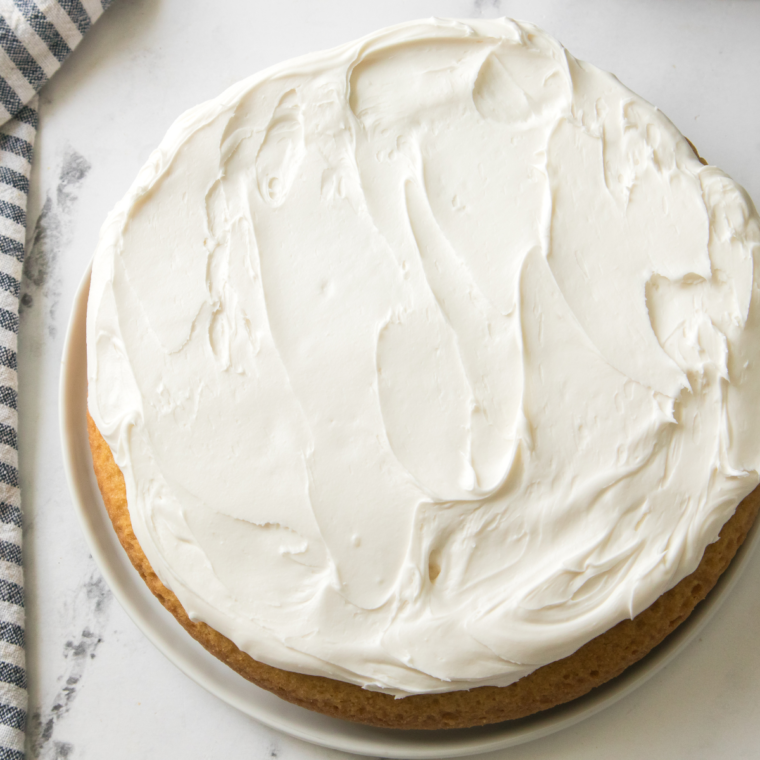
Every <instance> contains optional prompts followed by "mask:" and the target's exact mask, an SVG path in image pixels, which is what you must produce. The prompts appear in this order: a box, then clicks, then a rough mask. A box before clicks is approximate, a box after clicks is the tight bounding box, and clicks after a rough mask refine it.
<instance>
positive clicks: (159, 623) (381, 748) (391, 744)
mask: <svg viewBox="0 0 760 760" xmlns="http://www.w3.org/2000/svg"><path fill="white" fill-rule="evenodd" d="M89 287H90V268H89V267H88V269H87V271H86V272H85V275H84V277H83V279H82V282H81V284H80V286H79V289H78V291H77V295H76V297H75V300H74V305H73V309H72V312H71V318H70V321H69V326H68V331H67V335H66V342H65V345H64V350H63V360H62V365H61V386H60V399H59V400H60V422H61V437H62V444H63V459H64V466H65V468H66V476H67V478H68V482H69V488H70V489H71V494H72V497H73V499H74V506H75V507H76V510H77V512H78V514H79V519H80V521H81V523H82V528H83V529H84V532H85V536H86V537H87V541H88V542H89V545H90V549H91V550H92V555H93V557H94V558H95V561H96V562H97V563H98V565H99V566H100V569H101V571H102V573H103V575H104V577H105V579H106V581H107V582H108V584H109V585H110V587H111V589H112V591H113V592H114V594H115V596H116V598H117V599H118V600H119V602H120V603H121V605H122V606H123V607H124V609H125V610H126V611H127V613H128V614H129V616H130V617H131V618H132V620H134V622H135V623H136V624H137V626H138V627H139V628H140V629H141V630H142V632H143V633H144V634H145V635H146V636H147V637H148V638H149V639H150V640H151V641H152V642H153V643H154V644H155V645H156V647H158V649H159V650H160V651H161V652H163V654H164V655H166V657H168V658H169V660H171V661H172V662H173V663H174V664H175V665H176V666H177V667H178V668H179V669H180V670H181V671H182V672H183V673H185V674H186V675H188V676H189V677H190V678H192V679H193V680H194V681H196V682H197V683H198V684H200V685H201V686H203V687H204V688H205V689H208V691H210V692H211V693H212V694H215V695H216V696H217V697H219V698H220V699H223V700H224V701H225V702H227V703H228V704H230V705H232V706H233V707H236V708H237V709H238V710H241V711H242V712H244V713H246V714H247V715H250V716H251V717H252V718H255V719H256V720H258V721H260V722H261V723H264V724H265V725H267V726H270V727H271V728H275V729H278V730H280V731H282V732H284V733H286V734H290V735H291V736H295V737H297V738H298V739H303V740H304V741H308V742H312V743H314V744H319V745H322V746H324V747H331V748H333V749H338V750H343V751H345V752H355V753H358V754H361V755H374V756H382V757H385V758H410V759H412V758H414V759H415V760H417V759H420V760H421V759H422V758H431V759H433V758H434V759H436V760H437V759H438V758H449V757H462V756H471V755H476V754H479V753H482V752H489V751H491V750H497V749H503V748H505V747H512V746H515V745H517V744H522V743H524V742H528V741H531V740H533V739H538V738H539V737H542V736H547V735H548V734H551V733H554V732H555V731H559V730H560V729H563V728H566V727H567V726H571V725H573V724H574V723H578V722H579V721H581V720H583V719H584V718H588V717H590V716H591V715H594V714H595V713H597V712H599V711H600V710H602V709H604V708H605V707H608V706H609V705H611V704H613V703H614V702H617V700H619V699H621V698H622V697H624V696H625V695H626V694H628V693H630V692H631V691H633V690H634V689H635V688H636V687H637V686H640V685H641V684H642V683H644V682H645V681H646V680H648V679H649V678H651V677H652V676H653V675H654V674H655V673H657V671H659V670H660V668H662V667H664V666H665V665H666V664H667V663H668V662H669V661H670V660H671V659H672V658H673V657H675V656H676V655H677V654H678V653H679V652H680V651H681V650H682V649H683V648H684V647H686V645H687V644H688V643H689V642H690V641H691V640H692V639H693V638H694V637H695V636H697V635H698V634H699V632H700V631H701V630H702V628H703V627H704V626H705V624H706V623H707V622H708V620H709V619H710V618H711V617H712V616H713V615H714V614H715V612H716V611H717V609H718V607H719V606H720V604H721V603H722V602H723V600H724V599H725V597H726V596H727V594H728V592H729V591H730V590H731V588H732V587H733V585H734V583H735V582H736V581H737V579H738V577H739V575H740V573H741V572H742V570H743V569H744V566H745V565H746V563H747V558H748V557H749V555H750V554H751V552H752V550H753V548H754V546H755V545H756V544H757V542H758V540H759V539H760V530H758V526H757V525H756V526H755V528H753V530H752V532H751V534H750V536H749V537H748V539H747V542H746V543H745V545H744V547H743V548H742V550H741V551H740V552H739V554H738V555H737V557H736V559H735V560H734V561H733V562H732V564H731V566H730V568H729V569H728V571H727V572H726V573H724V575H723V577H722V578H721V579H720V581H719V583H718V586H717V587H716V588H715V589H714V590H713V592H712V593H711V594H710V595H709V597H708V598H707V599H706V600H705V601H704V602H703V603H702V604H701V605H700V606H699V607H698V608H697V610H696V611H695V612H694V613H693V614H692V615H691V617H690V618H689V619H688V620H687V622H686V623H684V624H683V625H682V626H681V627H680V628H678V629H677V631H676V632H675V633H673V634H671V635H670V636H669V637H668V638H667V639H666V641H665V642H664V643H663V644H662V645H660V646H659V647H657V649H655V650H654V651H653V652H652V653H651V654H650V655H649V656H647V657H646V658H644V659H643V660H642V661H641V662H639V663H637V664H636V665H634V666H633V667H631V668H628V670H626V671H625V673H624V674H623V675H622V676H619V677H618V678H616V679H614V680H613V681H611V682H610V683H609V684H607V685H605V686H602V687H600V688H598V689H595V690H594V691H593V692H592V693H590V694H588V695H587V696H585V697H583V698H581V699H578V700H575V701H574V702H571V703H570V704H569V705H565V706H561V707H556V708H554V709H552V710H548V711H547V712H545V713H542V714H539V715H537V716H534V717H531V718H525V719H522V720H516V721H510V722H508V723H501V724H498V725H495V726H488V727H484V728H473V729H463V730H453V731H393V730H390V729H378V728H371V727H368V726H361V725H358V724H353V723H349V722H346V721H341V720H337V719H335V718H328V717H326V716H324V715H319V714H317V713H313V712H310V711H308V710H304V709H303V708H300V707H296V706H295V705H291V704H289V703H287V702H284V701H282V700H280V699H278V698H277V697H275V696H273V695H272V694H270V693H269V692H267V691H264V690H262V689H259V688H258V687H257V686H254V685H253V684H251V683H249V682H248V681H246V680H245V679H243V678H242V677H240V676H238V675H237V673H235V672H234V671H232V670H230V669H229V668H228V667H227V666H226V665H223V664H222V663H221V662H219V661H218V660H217V659H216V658H215V657H213V656H212V655H210V654H209V653H208V652H206V650H205V649H203V647H201V646H200V645H199V644H198V643H196V641H195V640H194V639H192V638H191V637H190V636H188V635H187V634H186V633H185V631H184V630H183V629H182V628H181V627H180V626H179V625H178V624H177V622H176V621H175V620H174V618H173V617H172V616H171V615H170V614H169V613H168V612H167V611H166V610H165V609H164V608H163V607H162V606H161V604H160V603H159V602H158V601H157V600H156V599H155V598H154V596H153V595H152V594H151V593H150V591H149V590H148V588H147V587H146V586H145V584H144V583H143V582H142V580H141V579H140V577H139V576H138V575H137V573H136V571H135V570H134V569H133V568H132V565H131V564H130V562H129V559H128V557H127V555H126V553H125V552H124V551H123V550H122V548H121V546H120V545H119V543H118V540H117V538H116V534H115V533H114V531H113V528H112V527H111V523H110V521H109V518H108V515H107V514H106V511H105V507H104V506H103V502H102V501H101V498H100V492H99V491H98V487H97V483H96V481H95V476H94V474H93V470H92V460H91V457H90V449H89V445H88V442H87V423H86V416H85V410H86V408H87V366H86V351H85V315H86V310H87V295H88V293H89Z"/></svg>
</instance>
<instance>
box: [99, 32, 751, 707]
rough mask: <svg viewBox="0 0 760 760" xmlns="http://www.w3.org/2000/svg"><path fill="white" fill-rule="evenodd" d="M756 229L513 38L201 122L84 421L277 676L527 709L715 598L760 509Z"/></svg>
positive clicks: (102, 297)
mask: <svg viewBox="0 0 760 760" xmlns="http://www.w3.org/2000/svg"><path fill="white" fill-rule="evenodd" d="M758 256H760V222H759V220H758V216H757V212H756V211H755V210H754V208H753V206H752V202H751V201H750V200H749V198H748V197H747V196H746V194H745V193H744V191H743V190H742V189H741V188H740V187H739V186H738V185H736V183H734V182H733V181H732V180H730V179H729V178H728V177H726V176H725V175H724V174H723V173H721V172H720V171H719V170H718V169H716V168H714V167H706V166H702V165H701V164H700V162H699V161H698V160H697V158H696V156H695V155H694V153H693V152H692V150H691V148H690V147H689V145H688V144H687V142H686V141H685V139H684V138H683V137H682V136H681V135H680V133H679V132H678V131H677V130H676V129H675V127H674V126H673V125H672V124H671V123H670V122H669V121H668V120H667V119H666V118H665V117H664V116H663V115H662V114H661V113H659V112H658V111H657V110H656V109H655V108H653V107H652V106H650V105H649V104H648V103H646V102H645V101H643V100H642V99H640V98H639V97H637V96H636V95H634V94H633V93H631V92H630V91H629V90H627V89H626V88H625V87H623V86H622V85H621V84H620V83H619V82H618V81H617V80H616V79H615V78H614V77H613V76H611V75H609V74H606V73H604V72H602V71H599V70H598V69H596V68H594V67H593V66H590V65H588V64H586V63H582V62H580V61H577V60H575V59H574V58H573V57H572V56H571V55H569V54H568V53H567V52H566V51H565V50H564V49H563V48H562V47H561V46H560V45H559V44H558V43H557V42H556V41H555V40H553V39H552V38H551V37H549V36H547V35H546V34H544V33H543V32H541V31H540V30H538V29H537V28H535V27H533V26H531V25H528V24H521V23H515V22H512V21H507V20H499V21H468V22H455V21H438V20H430V21H424V22H417V23H411V24H405V25H402V26H398V27H395V28H392V29H388V30H384V31H381V32H378V33H376V34H373V35H371V36H369V37H366V38H365V39H363V40H360V41H358V42H355V43H352V44H350V45H346V46H344V47H341V48H339V49H337V50H333V51H330V52H327V53H320V54H318V55H311V56H307V57H305V58H301V59H298V60H295V61H290V62H287V63H285V64H283V65H280V66H277V67H275V68H273V69H270V70H268V71H265V72H263V73H261V74H257V75H256V76H253V77H251V78H249V79H247V80H245V81H243V82H241V83H240V84H238V85H236V86H234V87H232V88H231V89H229V90H228V91H227V92H225V93H224V94H223V95H221V96H220V97H219V98H217V99H216V100H213V101H211V102H209V103H205V104H203V105H201V106H199V107H197V108H194V109H192V110H191V111H188V112H187V113H186V114H185V115H184V116H182V117H181V118H180V119H179V120H178V121H177V122H176V124H174V126H173V127H172V128H171V129H170V130H169V133H168V135H167V136H166V138H165V139H164V141H163V142H162V144H161V146H160V147H159V148H158V150H156V151H155V152H154V153H153V155H152V156H151V157H150V159H149V161H148V164H147V165H146V166H145V167H144V168H143V170H142V171H141V172H140V174H139V176H138V177H137V180H136V181H135V183H134V185H133V186H132V188H131V189H130V190H129V192H128V194H127V196H126V197H125V198H124V200H122V201H121V203H119V204H118V206H117V207H116V208H115V209H114V211H113V212H112V213H111V215H110V216H109V217H108V220H107V221H106V223H105V225H104V227H103V231H102V234H101V239H100V244H99V246H98V250H97V253H96V255H95V260H94V263H93V273H92V286H91V291H90V302H89V310H88V317H87V342H88V378H89V409H90V412H91V413H92V416H93V418H94V420H95V422H96V424H97V426H98V428H99V429H100V431H101V433H102V434H103V435H104V436H105V438H106V440H107V441H108V443H109V445H110V447H111V449H112V451H113V453H114V456H115V458H116V462H117V464H118V465H119V467H120V468H121V470H122V472H123V473H124V477H125V480H126V486H127V497H128V502H129V510H130V515H131V518H132V523H133V526H134V530H135V533H136V535H137V538H138V540H139V542H140V545H141V546H142V548H143V549H144V551H145V554H146V555H147V557H148V559H149V560H150V563H151V565H152V566H153V568H154V569H155V570H156V572H157V573H158V575H159V577H160V578H161V580H162V581H163V582H164V583H165V584H166V585H167V586H168V587H169V588H171V589H172V590H173V591H174V592H175V593H176V594H177V596H178V597H179V599H180V601H181V603H182V605H183V606H184V607H185V609H186V610H187V612H188V614H189V615H190V616H191V618H193V619H194V620H203V621H206V622H207V623H209V624H210V625H212V626H213V627H214V628H216V629H217V630H218V631H220V632H221V633H223V634H224V635H226V636H228V637H229V638H230V639H232V640H233V641H234V642H235V643H236V644H237V645H238V646H239V647H240V648H241V649H243V650H244V651H246V652H248V653H250V654H251V655H252V656H253V657H255V658H256V659H258V660H261V661H263V662H266V663H270V664H272V665H275V666H279V667H283V668H286V669H288V670H294V671H299V672H304V673H312V674H318V675H325V676H330V677H333V678H338V679H342V680H345V681H349V682H353V683H357V684H361V685H364V686H367V687H369V688H373V689H387V690H389V691H391V692H392V693H395V694H398V695H404V694H409V693H422V692H440V691H451V690H455V689H463V688H469V687H472V686H476V685H481V684H496V685H506V684H509V683H512V682H513V681H516V680H517V679H519V678H521V677H522V676H524V675H526V674H527V673H529V672H530V671H532V670H533V669H535V668H536V667H538V666H540V665H543V664H545V663H548V662H551V661H554V660H556V659H558V658H561V657H564V656H566V655H569V654H570V653H572V652H573V651H575V650H576V649H577V648H578V647H579V646H581V645H582V644H584V643H585V642H587V641H589V640H590V639H592V638H593V637H595V636H597V635H598V634H600V633H602V632H604V631H606V630H607V629H608V628H610V627H611V626H613V625H614V624H615V623H617V622H618V621H620V620H622V619H624V618H628V617H631V616H633V615H636V614H637V613H639V612H640V611H642V610H643V609H645V608H646V607H647V606H649V605H650V604H651V603H652V602H653V601H654V600H655V599H656V598H657V597H658V596H660V595H661V594H662V593H663V592H664V591H666V590H667V589H669V588H670V587H672V586H673V585H674V584H675V583H677V582H678V581H679V580H680V579H681V578H683V577H684V576H686V575H687V574H688V573H690V572H692V571H693V570H694V569H695V568H696V566H697V564H698V563H699V561H700V559H701V557H702V554H703V551H704V549H705V547H706V546H707V545H708V544H709V543H710V542H712V541H714V540H715V539H716V538H717V535H718V531H719V530H720V528H721V526H722V525H723V523H724V522H725V521H726V520H727V519H728V518H729V517H730V516H731V514H732V513H733V511H734V509H735V507H736V505H737V503H738V502H739V500H740V499H741V498H742V497H744V496H745V495H746V494H747V493H749V492H750V491H751V490H752V489H753V488H754V487H755V485H756V484H757V483H758V469H759V468H760V436H758V435H757V433H756V429H757V428H756V422H755V416H756V413H757V409H758V407H759V406H760V362H758V353H759V347H760V300H759V297H758V274H757V266H756V260H757V258H758Z"/></svg>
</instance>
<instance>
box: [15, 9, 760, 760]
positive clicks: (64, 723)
mask: <svg viewBox="0 0 760 760" xmlns="http://www.w3.org/2000/svg"><path fill="white" fill-rule="evenodd" d="M212 9H213V12H212ZM430 15H438V16H456V17H472V16H482V15H488V16H496V15H508V16H513V17H515V18H521V19H526V20H530V21H533V22H535V23H537V24H539V25H540V26H542V27H544V28H545V29H547V30H548V31H549V32H551V33H553V34H554V35H555V36H557V37H558V38H559V39H560V40H561V41H562V42H563V43H564V44H565V45H567V47H568V48H569V49H570V50H571V52H573V53H574V54H575V55H576V56H577V57H579V58H583V59H587V60H589V61H591V62H593V63H595V64H597V65H598V66H600V67H602V68H605V69H608V70H610V71H613V72H615V73H616V74H617V75H618V76H619V77H620V79H621V80H622V81H623V82H624V83H625V84H627V85H628V86H629V87H631V88H632V89H633V90H635V91H636V92H638V93H639V94H641V95H642V96H644V97H645V98H647V99H648V100H650V101H651V102H653V103H655V104H656V105H657V106H659V107H660V108H662V110H663V111H664V112H665V113H666V114H667V115H668V116H669V117H670V118H671V119H672V120H673V121H674V122H675V124H676V125H677V126H678V127H679V128H680V129H681V131H682V132H684V134H686V135H687V136H688V137H689V138H690V139H691V140H692V142H693V143H694V144H695V145H697V146H698V147H699V150H700V152H701V153H702V154H703V155H704V156H705V157H707V158H708V160H709V161H710V162H711V163H715V164H717V165H718V166H720V167H721V168H723V169H724V170H725V171H727V172H728V173H729V174H730V175H731V176H733V177H734V178H735V179H736V180H738V181H739V182H740V183H741V184H743V185H744V186H745V187H746V188H747V190H748V191H749V193H750V195H752V196H753V197H754V198H755V200H756V202H760V128H759V126H758V125H760V45H758V42H757V38H758V32H760V2H756V1H755V0H722V1H718V0H692V1H691V2H689V3H684V2H677V1H676V0H636V1H635V2H627V3H622V2H609V0H577V1H576V2H573V3H568V2H565V0H504V2H499V0H474V1H473V0H384V2H379V3H369V2H357V1H356V0H322V2H315V1H314V0H311V2H310V1H309V0H279V1H278V2H266V3H265V2H251V0H214V2H213V3H209V2H205V3H204V2H201V0H115V2H114V4H113V6H112V7H111V9H110V10H109V11H108V12H107V13H106V14H105V15H104V16H103V18H102V19H101V20H100V21H99V22H98V23H97V25H96V26H95V28H94V29H93V30H92V31H91V33H90V34H89V35H88V36H87V38H86V39H85V40H84V42H83V43H82V44H81V46H80V47H79V48H78V49H77V50H76V51H75V52H74V53H73V54H72V55H71V57H70V59H69V60H67V61H66V64H65V65H64V66H63V68H62V70H61V71H60V72H59V73H58V74H57V75H56V76H55V78H54V79H53V81H52V82H51V83H50V84H49V85H48V86H47V87H45V89H44V90H43V92H42V103H41V115H40V122H41V123H40V131H39V135H38V138H37V147H36V150H35V158H34V170H33V176H32V191H31V195H30V201H29V213H28V217H29V219H30V227H29V233H28V242H27V262H26V265H25V279H24V283H23V289H22V293H23V297H22V318H21V334H20V346H19V357H20V359H19V374H20V382H21V393H20V425H21V430H20V436H19V439H20V460H21V480H22V489H23V490H22V494H23V509H24V516H25V547H24V550H25V569H26V585H27V600H28V601H27V604H28V607H27V610H28V621H27V629H28V634H27V635H28V642H29V643H28V658H29V662H28V668H29V676H30V712H29V715H30V724H29V755H28V756H29V757H30V758H45V759H46V760H52V759H53V758H55V759H56V760H58V759H63V758H67V759H73V758H76V759H77V760H79V759H80V758H81V759H84V758H96V759H100V758H109V759H110V760H121V759H126V758H129V760H136V759H137V758H158V757H161V758H180V757H181V758H188V760H196V759H199V758H211V757H214V758H217V757H219V758H222V757H223V758H238V757H240V758H243V757H245V758H280V760H291V759H292V760H301V759H302V758H303V759H306V758H308V759H310V760H311V759H314V758H339V757H348V756H347V755H345V754H344V753H341V752H337V751H332V750H327V749H321V748H318V747H314V746H310V745H308V744H306V743H304V742H301V741H298V740H295V739H292V738H289V737H287V736H284V735H281V734H279V733H277V732H276V731H273V730H270V729H268V728H266V727H264V726H262V725H260V724H258V723H257V722H256V721H254V720H252V719H250V718H248V717H246V716H244V715H242V714H241V713H238V712H237V711H236V710H234V709H233V708H231V707H229V706H228V705H226V704H224V703H223V702H221V701H219V700H218V699H216V698H215V697H213V696H212V695H210V694H208V693H207V692H205V691H204V690H203V689H202V688H201V687H199V686H197V685H196V684H195V683H193V682H192V681H190V680H189V679H188V678H187V677H186V676H184V675H183V674H182V673H181V672H179V671H178V670H177V669H176V668H175V667H174V666H173V665H171V664H170V663H169V662H168V661H167V660H165V659H164V657H163V656H162V655H161V654H159V652H158V651H157V650H155V649H154V648H153V646H152V645H151V644H150V643H149V642H148V640H147V639H146V638H145V637H144V636H143V635H142V633H141V632H140V631H139V630H138V629H137V628H136V627H135V626H134V624H133V623H132V622H131V621H130V619H129V618H128V617H127V616H126V614H125V613H124V611H123V610H122V609H121V608H120V607H119V605H118V603H117V602H115V601H113V599H112V596H111V593H110V591H109V589H108V588H107V586H106V584H105V582H104V581H103V579H102V578H101V576H100V573H99V571H98V568H97V567H96V566H95V563H94V561H93V560H92V558H91V556H90V554H89V551H88V547H87V545H86V543H85V540H84V537H83V535H82V532H81V530H80V528H79V524H78V522H77V518H76V516H75V513H74V510H73V507H72V504H71V498H70V496H69V493H68V490H67V487H66V482H65V477H64V472H63V462H62V455H61V451H60V444H59V430H58V409H57V403H58V402H57V393H58V372H59V364H60V359H61V352H62V346H63V337H64V333H65V327H66V322H67V319H68V312H69V309H70V307H71V302H72V298H73V295H74V291H75V288H76V286H77V283H78V281H79V279H80V277H81V275H82V272H83V271H84V269H85V266H86V265H87V262H88V260H89V258H90V256H91V254H92V251H93V250H94V247H95V242H96V239H97V235H98V229H99V226H100V224H101V222H102V220H103V219H104V217H105V215H106V213H107V212H108V211H109V210H110V208H111V207H112V206H113V205H114V203H115V202H116V201H117V200H118V199H119V198H120V197H121V196H122V195H123V193H124V192H125V190H126V189H127V187H128V185H129V184H130V182H131V180H132V179H133V177H134V175H135V174H136V172H137V171H138V169H139V168H140V166H141V165H142V164H143V162H144V161H145V159H146V158H147V156H148V154H149V152H150V151H151V149H152V148H154V147H155V146H156V145H157V144H158V142H159V140H160V139H161V137H162V136H163V134H164V132H165V131H166V129H167V127H168V126H169V125H170V124H171V122H172V121H173V120H174V119H175V118H176V117H177V116H178V115H179V114H180V113H181V112H182V111H184V110H185V109H186V108H188V107H190V106H193V105H195V104H196V103H199V102H201V101H202V100H205V99H207V98H210V97H212V96H214V95H216V94H217V93H219V92H221V90H222V89H224V88H225V87H227V86H228V85H230V84H232V83H233V82H235V81H236V80H238V79H240V78H242V77H243V76H244V75H247V74H249V73H252V72H254V71H256V70H259V69H261V68H263V67H265V66H268V65H270V64H273V63H276V62H278V61H281V60H284V59H286V58H290V57H292V56H295V55H299V54H302V53H306V52H310V51H312V50H317V49H320V48H326V47H331V46H334V45H337V44H339V43H342V42H345V41H348V40H350V39H353V38H355V37H358V36H360V35H363V34H365V33H368V32H370V31H373V30H374V29H377V28H379V27H382V26H386V25H389V24H392V23H397V22H400V21H404V20H407V19H412V18H416V17H423V16H430ZM758 579H760V555H758V556H755V557H754V558H753V559H752V560H751V561H750V563H749V565H748V567H747V570H746V572H745V574H744V576H743V577H742V579H741V580H740V582H739V584H738V585H737V587H736V588H735V590H734V592H733V594H732V595H731V598H730V599H729V600H728V601H727V602H726V603H725V605H724V606H723V607H722V608H721V610H720V612H719V614H718V616H717V618H715V619H714V620H713V621H712V622H711V623H710V624H709V625H708V627H707V628H706V629H705V631H704V632H703V634H702V635H701V637H699V638H698V640H697V641H695V642H694V643H692V644H691V645H690V646H689V647H688V648H687V650H686V651H685V652H684V653H682V654H681V656H679V657H678V658H677V660H676V661H675V662H673V663H672V664H671V665H670V666H668V667H667V668H665V669H664V670H663V671H661V672H660V673H659V674H658V675H657V676H656V677H655V678H653V679H652V680H651V681H649V682H648V683H647V684H646V685H644V686H643V687H641V688H640V689H639V690H638V691H636V692H635V693H634V694H632V695H630V696H628V697H627V698H625V699H623V700H622V701H620V702H618V703H617V704H615V705H614V706H612V707H610V708H608V709H607V710H605V711H604V712H602V713H600V714H598V715H596V716H594V717H593V718H590V719H589V720H587V721H585V722H583V723H581V724H579V725H577V726H575V727H573V728H571V729H567V730H565V731H563V732H560V733H558V734H555V735H553V736H550V737H548V738H545V739H541V740H538V741H535V742H532V743H530V744H527V745H523V746H520V747H516V748H514V749H511V750H504V751H502V752H497V753H492V754H490V755H484V756H483V757H484V758H490V759H491V760H495V759H496V758H507V757H509V758H510V760H512V759H514V760H518V759H519V760H539V759H541V760H543V759H545V758H558V757H561V758H563V759H565V760H572V759H573V758H584V760H594V759H596V758H598V759H601V758H605V759H606V758H610V757H615V758H625V757H630V758H641V757H648V758H685V757H688V758H690V759H691V760H698V758H710V759H711V760H712V758H715V757H731V758H744V757H747V758H749V757H757V746H758V743H760V726H759V724H758V723H757V722H756V715H757V705H758V704H760V646H758V643H757V636H756V631H757V630H760V592H758V589H757V588H756V586H755V584H756V583H757V581H758Z"/></svg>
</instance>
